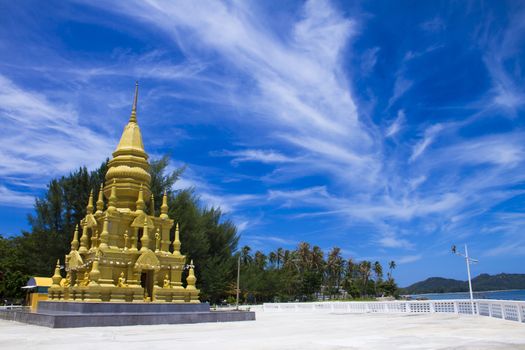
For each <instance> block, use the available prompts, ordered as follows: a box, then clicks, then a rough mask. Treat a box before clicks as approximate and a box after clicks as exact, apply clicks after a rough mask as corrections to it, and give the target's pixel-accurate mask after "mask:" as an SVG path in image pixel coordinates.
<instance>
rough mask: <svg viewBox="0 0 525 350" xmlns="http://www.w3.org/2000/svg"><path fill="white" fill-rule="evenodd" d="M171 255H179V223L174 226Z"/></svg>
mask: <svg viewBox="0 0 525 350" xmlns="http://www.w3.org/2000/svg"><path fill="white" fill-rule="evenodd" d="M173 255H177V256H178V255H180V237H179V223H178V222H177V225H176V226H175V238H174V239H173Z"/></svg>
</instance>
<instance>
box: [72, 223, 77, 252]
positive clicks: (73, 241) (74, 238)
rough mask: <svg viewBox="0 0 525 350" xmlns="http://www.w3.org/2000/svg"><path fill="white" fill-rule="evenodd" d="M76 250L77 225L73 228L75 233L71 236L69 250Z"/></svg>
mask: <svg viewBox="0 0 525 350" xmlns="http://www.w3.org/2000/svg"><path fill="white" fill-rule="evenodd" d="M77 249H78V224H77V226H76V227H75V233H74V234H73V240H72V241H71V250H77Z"/></svg>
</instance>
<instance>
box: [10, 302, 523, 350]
mask: <svg viewBox="0 0 525 350" xmlns="http://www.w3.org/2000/svg"><path fill="white" fill-rule="evenodd" d="M73 344H74V346H72V345H73ZM183 347H184V349H186V350H197V349H210V350H215V349H227V350H235V349H240V350H251V349H301V350H303V349H315V350H319V349H525V324H518V323H517V322H510V321H500V320H495V319H489V318H487V317H472V316H456V315H436V314H433V315H386V314H344V315H343V314H320V313H307V314H305V313H264V312H261V311H259V312H257V321H255V322H253V321H250V322H237V323H207V324H190V325H161V326H128V327H103V328H75V329H49V328H43V327H37V326H30V325H26V324H21V323H15V322H8V321H0V349H50V350H51V349H53V350H61V349H64V350H65V349H68V350H70V349H75V350H82V349H89V350H92V349H126V350H132V349H148V350H153V349H162V350H166V349H182V348H183Z"/></svg>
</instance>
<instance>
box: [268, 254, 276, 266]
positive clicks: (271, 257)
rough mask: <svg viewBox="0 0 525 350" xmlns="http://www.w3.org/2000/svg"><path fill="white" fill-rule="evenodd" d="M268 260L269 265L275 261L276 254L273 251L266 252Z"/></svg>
mask: <svg viewBox="0 0 525 350" xmlns="http://www.w3.org/2000/svg"><path fill="white" fill-rule="evenodd" d="M268 261H269V262H270V265H272V266H274V265H275V262H276V261H277V254H276V253H275V252H270V254H268Z"/></svg>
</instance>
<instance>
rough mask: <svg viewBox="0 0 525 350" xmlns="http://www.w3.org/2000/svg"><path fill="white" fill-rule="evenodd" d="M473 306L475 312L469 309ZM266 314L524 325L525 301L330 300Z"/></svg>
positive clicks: (269, 307)
mask: <svg viewBox="0 0 525 350" xmlns="http://www.w3.org/2000/svg"><path fill="white" fill-rule="evenodd" d="M473 306H474V312H472V311H473V310H472V307H473ZM263 310H264V311H265V312H311V311H314V312H327V313H412V314H424V313H450V314H461V315H472V314H473V313H474V314H475V315H479V316H488V317H494V318H500V319H503V320H509V321H516V322H521V323H525V301H512V300H490V299H476V300H474V303H473V304H472V303H471V302H470V300H468V299H461V300H410V301H397V300H396V301H371V302H361V301H333V302H331V301H329V302H313V303H265V304H264V305H263Z"/></svg>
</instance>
